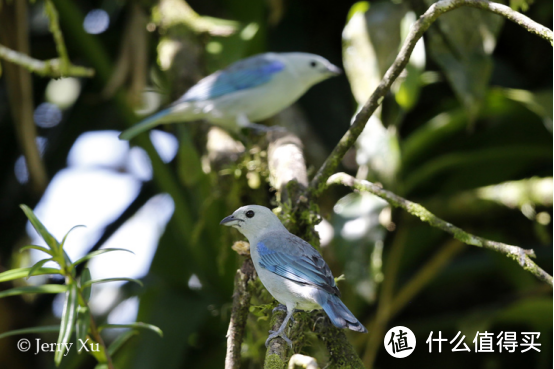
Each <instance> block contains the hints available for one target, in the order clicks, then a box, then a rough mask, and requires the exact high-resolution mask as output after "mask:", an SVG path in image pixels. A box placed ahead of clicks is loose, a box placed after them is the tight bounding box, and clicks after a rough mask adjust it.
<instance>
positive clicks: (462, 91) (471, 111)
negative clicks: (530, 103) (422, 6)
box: [425, 0, 504, 122]
mask: <svg viewBox="0 0 554 369" xmlns="http://www.w3.org/2000/svg"><path fill="white" fill-rule="evenodd" d="M434 2H435V0H425V3H426V4H427V5H428V6H430V5H431V4H432V3H434ZM503 22H504V18H503V17H499V16H497V15H495V14H491V13H488V12H484V11H482V10H481V9H472V8H469V7H466V8H460V9H457V10H456V11H454V12H449V13H446V14H443V15H442V16H441V17H439V19H438V20H437V22H436V25H434V26H433V27H431V28H430V29H429V30H428V32H427V33H426V35H427V40H429V45H428V46H429V51H430V55H431V57H432V58H433V59H434V61H435V62H436V63H437V64H438V65H439V66H440V68H441V69H442V70H443V71H444V73H445V76H446V78H447V80H448V82H449V84H450V86H451V87H452V90H453V91H454V93H455V94H456V97H457V98H458V100H459V101H460V102H461V104H462V106H463V107H464V108H465V109H466V111H467V113H468V117H469V121H470V122H472V121H474V120H475V118H476V117H477V114H478V113H479V111H480V109H481V103H482V101H483V100H484V98H485V94H486V92H487V89H488V85H489V80H490V77H491V73H492V64H493V63H492V57H491V54H492V52H493V51H494V48H495V46H496V35H497V34H498V33H499V31H500V29H501V27H502V24H503Z"/></svg>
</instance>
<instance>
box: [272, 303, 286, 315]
mask: <svg viewBox="0 0 554 369" xmlns="http://www.w3.org/2000/svg"><path fill="white" fill-rule="evenodd" d="M276 311H284V312H285V313H286V312H287V307H286V306H285V305H283V304H279V305H277V306H276V307H275V308H274V309H273V310H272V311H271V312H272V313H275V312H276Z"/></svg>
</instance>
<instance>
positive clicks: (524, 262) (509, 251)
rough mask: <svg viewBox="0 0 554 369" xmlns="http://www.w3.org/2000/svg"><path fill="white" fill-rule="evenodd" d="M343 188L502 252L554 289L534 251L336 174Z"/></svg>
mask: <svg viewBox="0 0 554 369" xmlns="http://www.w3.org/2000/svg"><path fill="white" fill-rule="evenodd" d="M331 184H342V185H344V186H348V187H351V188H353V189H355V190H358V191H365V192H370V193H372V194H374V195H376V196H379V197H380V198H382V199H384V200H386V201H387V202H388V203H389V204H391V205H392V206H394V207H398V208H402V209H404V210H406V211H407V212H408V213H410V214H412V215H414V216H416V217H418V218H419V219H421V220H422V221H424V222H426V223H429V224H430V225H432V226H433V227H436V228H439V229H442V230H443V231H445V232H448V233H450V234H451V235H453V236H454V238H456V239H458V240H460V241H462V242H463V243H466V244H468V245H473V246H478V247H483V248H486V249H490V250H494V251H497V252H500V253H502V254H504V255H506V256H508V257H509V258H512V259H514V260H515V261H517V262H518V263H519V265H521V267H522V268H523V269H525V270H527V271H528V272H530V273H531V274H533V275H535V276H536V277H537V278H539V279H540V280H542V281H545V282H546V283H548V284H550V285H552V276H551V275H549V274H548V273H546V272H545V271H544V270H542V269H541V268H540V267H539V266H538V265H537V264H535V262H534V261H533V260H531V258H530V257H534V256H535V253H534V251H533V250H524V249H522V248H521V247H518V246H513V245H508V244H505V243H502V242H497V241H491V240H487V239H485V238H482V237H479V236H475V235H473V234H471V233H468V232H466V231H464V230H463V229H461V228H458V227H456V226H455V225H453V224H450V223H448V222H446V221H444V220H442V219H440V218H439V217H437V216H436V215H434V214H432V213H431V212H430V211H429V210H427V209H425V208H424V207H423V206H421V205H420V204H417V203H415V202H411V201H409V200H406V199H404V198H402V197H400V196H398V195H396V194H394V193H392V192H390V191H387V190H384V189H383V188H381V187H379V186H377V185H375V184H373V183H371V182H369V181H365V180H359V179H355V178H354V177H352V176H350V175H348V174H346V173H336V174H334V175H332V176H331V177H330V178H329V180H328V181H327V185H331Z"/></svg>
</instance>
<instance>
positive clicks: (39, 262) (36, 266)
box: [27, 258, 54, 279]
mask: <svg viewBox="0 0 554 369" xmlns="http://www.w3.org/2000/svg"><path fill="white" fill-rule="evenodd" d="M52 260H54V259H52V258H49V259H42V260H40V261H37V262H36V263H35V265H33V267H32V268H31V270H29V274H27V279H29V277H32V276H33V275H35V274H34V273H35V272H36V271H37V270H39V269H41V268H42V266H43V265H44V264H46V263H47V262H49V261H52Z"/></svg>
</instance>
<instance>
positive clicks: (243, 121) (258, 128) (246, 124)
mask: <svg viewBox="0 0 554 369" xmlns="http://www.w3.org/2000/svg"><path fill="white" fill-rule="evenodd" d="M237 124H238V126H239V127H241V128H250V129H252V130H254V131H255V132H258V133H265V132H271V131H283V132H284V131H286V129H285V128H283V127H279V126H272V127H268V126H264V125H262V124H256V123H252V122H251V121H250V120H249V119H248V117H247V116H246V115H244V114H240V115H238V116H237Z"/></svg>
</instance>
